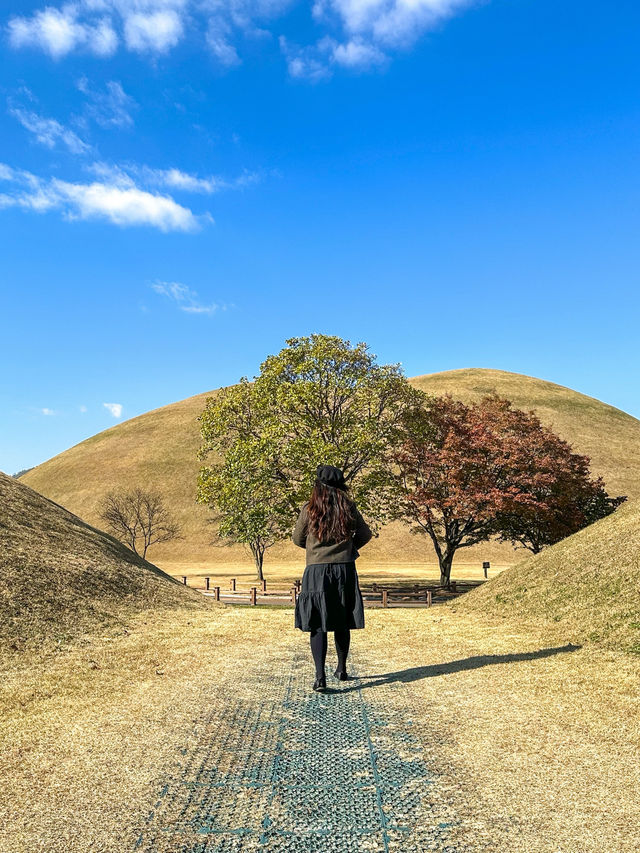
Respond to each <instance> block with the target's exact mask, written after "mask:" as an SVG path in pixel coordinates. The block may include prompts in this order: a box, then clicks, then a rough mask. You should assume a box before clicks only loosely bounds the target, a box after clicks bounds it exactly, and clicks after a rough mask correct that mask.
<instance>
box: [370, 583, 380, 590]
mask: <svg viewBox="0 0 640 853" xmlns="http://www.w3.org/2000/svg"><path fill="white" fill-rule="evenodd" d="M377 591H378V584H377V583H372V584H371V592H377Z"/></svg>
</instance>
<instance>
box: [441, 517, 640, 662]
mask: <svg viewBox="0 0 640 853" xmlns="http://www.w3.org/2000/svg"><path fill="white" fill-rule="evenodd" d="M455 606H456V608H458V609H459V610H460V611H461V612H464V613H478V614H480V615H481V616H482V617H486V616H489V617H491V618H495V617H498V618H507V619H509V620H511V621H512V622H513V623H515V624H518V625H524V624H528V623H530V622H535V623H536V624H539V625H540V626H541V628H543V629H544V631H545V632H546V633H547V634H548V635H549V636H554V635H555V636H563V635H566V634H567V632H570V633H571V635H572V636H574V637H575V638H576V640H578V641H580V642H582V641H583V640H585V639H586V640H591V641H595V642H598V643H601V644H604V645H606V646H609V647H613V648H624V649H627V650H630V651H636V652H638V653H640V501H637V500H636V501H633V502H631V503H629V504H623V505H622V507H620V508H619V509H618V510H617V511H616V512H615V513H614V514H613V515H611V516H609V517H608V518H603V519H602V520H601V521H598V522H597V523H596V524H592V525H590V526H589V527H587V528H585V529H584V530H581V531H579V532H578V533H576V534H574V535H573V536H570V537H568V538H567V539H565V540H563V541H562V542H559V543H558V544H557V545H554V546H553V547H552V548H548V549H546V550H545V551H543V552H542V553H540V554H537V555H536V556H534V557H530V558H529V559H527V560H526V561H525V562H524V563H521V564H518V565H516V566H514V567H513V568H511V569H509V570H508V571H506V572H503V573H502V574H501V575H500V576H499V577H496V578H495V579H493V580H491V582H490V583H487V584H485V585H483V586H482V587H481V588H480V589H477V590H474V591H473V592H472V593H470V594H469V595H467V596H464V597H463V598H461V599H459V601H458V602H456V605H455Z"/></svg>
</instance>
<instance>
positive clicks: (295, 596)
mask: <svg viewBox="0 0 640 853" xmlns="http://www.w3.org/2000/svg"><path fill="white" fill-rule="evenodd" d="M297 600H298V587H297V586H295V585H294V586H292V587H291V601H292V603H293V604H295V603H296V601H297Z"/></svg>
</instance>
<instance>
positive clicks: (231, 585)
mask: <svg viewBox="0 0 640 853" xmlns="http://www.w3.org/2000/svg"><path fill="white" fill-rule="evenodd" d="M229 589H230V590H231V592H235V591H236V579H235V578H231V580H230V581H229Z"/></svg>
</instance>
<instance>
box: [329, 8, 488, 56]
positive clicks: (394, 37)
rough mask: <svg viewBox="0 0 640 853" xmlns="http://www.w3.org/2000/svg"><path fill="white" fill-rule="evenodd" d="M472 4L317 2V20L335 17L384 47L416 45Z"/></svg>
mask: <svg viewBox="0 0 640 853" xmlns="http://www.w3.org/2000/svg"><path fill="white" fill-rule="evenodd" d="M472 2H473V0H316V3H315V4H314V9H313V12H314V17H315V18H316V19H317V20H323V19H324V18H327V17H331V16H332V15H333V16H335V17H336V18H337V19H338V20H339V21H340V23H341V24H342V26H343V27H344V29H345V31H346V32H347V33H349V34H351V35H360V36H362V37H368V38H369V39H370V40H371V41H372V42H374V43H375V42H378V43H381V44H383V45H393V46H395V45H399V44H406V43H413V42H414V41H415V40H416V39H417V38H418V37H419V36H420V35H421V34H422V33H423V32H424V31H425V30H428V29H430V28H432V27H433V26H435V25H436V24H438V23H439V22H440V21H442V20H444V19H445V18H448V17H450V16H451V15H453V14H455V13H456V12H458V11H461V10H462V9H464V8H465V7H468V6H470V5H471V3H472Z"/></svg>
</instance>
